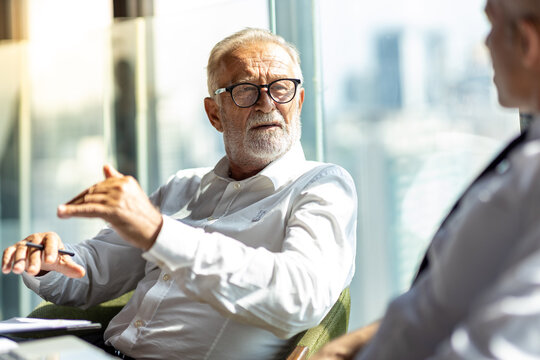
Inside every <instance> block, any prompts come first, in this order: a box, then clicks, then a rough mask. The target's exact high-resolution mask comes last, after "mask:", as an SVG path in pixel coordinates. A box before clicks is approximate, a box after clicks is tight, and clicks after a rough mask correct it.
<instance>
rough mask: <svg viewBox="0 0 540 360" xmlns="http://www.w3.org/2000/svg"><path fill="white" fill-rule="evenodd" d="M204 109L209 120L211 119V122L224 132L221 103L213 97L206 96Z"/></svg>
mask: <svg viewBox="0 0 540 360" xmlns="http://www.w3.org/2000/svg"><path fill="white" fill-rule="evenodd" d="M204 110H205V111H206V115H207V116H208V120H210V124H212V126H213V127H215V128H216V130H217V131H219V132H223V126H222V124H221V116H220V111H219V105H218V104H217V103H216V100H214V99H212V98H211V97H206V98H204Z"/></svg>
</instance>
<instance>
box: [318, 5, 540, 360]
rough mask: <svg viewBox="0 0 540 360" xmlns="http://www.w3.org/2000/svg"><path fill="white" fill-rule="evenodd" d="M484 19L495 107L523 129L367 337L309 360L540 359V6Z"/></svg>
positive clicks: (501, 8)
mask: <svg viewBox="0 0 540 360" xmlns="http://www.w3.org/2000/svg"><path fill="white" fill-rule="evenodd" d="M485 11H486V15H487V17H488V19H489V21H490V22H491V32H490V34H489V35H488V37H487V39H486V44H487V46H488V48H489V50H490V52H491V57H492V60H493V68H494V71H495V77H494V82H495V85H496V87H497V91H498V94H499V102H500V103H501V105H503V106H506V107H517V108H519V109H520V110H521V111H522V112H523V113H527V114H533V115H532V118H533V119H532V123H531V124H530V126H529V128H528V130H527V131H525V132H523V133H522V135H521V136H520V137H518V138H517V139H515V140H514V141H512V142H511V143H510V144H509V145H508V146H507V147H506V149H504V150H503V151H502V152H501V154H499V156H497V157H496V158H495V159H494V160H493V162H492V163H491V164H490V165H489V166H488V167H487V168H486V170H484V171H483V172H482V174H481V175H480V176H479V177H478V178H477V180H476V181H475V182H474V183H473V184H472V185H471V186H470V187H469V189H467V191H466V192H465V194H464V195H463V196H462V197H461V199H460V200H459V201H458V203H457V204H456V206H455V207H454V209H453V210H452V211H451V212H450V214H449V215H448V216H447V218H446V219H445V221H444V222H443V223H442V225H441V227H440V229H439V231H438V232H437V233H436V234H435V237H434V238H433V242H432V244H431V246H430V249H429V251H428V254H427V257H426V258H425V260H426V261H424V262H423V265H424V266H423V267H422V268H423V270H422V271H421V272H420V274H419V276H418V277H417V280H416V281H415V283H414V284H413V286H412V287H411V289H410V290H409V291H408V292H407V293H405V294H404V295H402V296H400V297H398V298H397V299H396V300H394V301H393V302H392V303H391V304H390V306H389V308H388V310H387V312H386V314H385V316H384V318H383V320H382V322H381V324H380V327H379V329H378V331H377V332H376V335H375V337H374V338H373V339H372V340H371V341H369V339H370V338H371V334H373V333H374V332H375V329H376V328H377V325H373V326H371V327H370V328H368V332H365V331H364V330H359V331H357V332H353V333H351V334H347V335H345V336H343V337H341V338H339V339H337V340H336V341H334V342H332V343H331V344H329V345H327V346H326V347H325V348H323V349H322V350H321V351H320V352H319V354H317V355H316V356H315V357H314V359H317V360H321V359H333V360H336V359H342V360H343V359H352V358H354V359H356V360H368V359H379V360H384V359H410V360H412V359H431V360H442V359H506V360H509V359H512V360H514V359H538V358H540V342H539V341H538V339H539V338H540V306H538V305H539V304H540V281H539V279H540V278H539V277H538V274H539V273H540V217H539V214H540V120H538V119H537V117H538V114H540V1H538V0H487V5H486V8H485ZM365 342H368V344H367V346H366V347H365V349H364V350H361V348H362V347H363V345H364V343H365ZM355 353H356V355H355Z"/></svg>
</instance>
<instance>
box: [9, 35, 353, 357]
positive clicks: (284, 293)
mask: <svg viewBox="0 0 540 360" xmlns="http://www.w3.org/2000/svg"><path fill="white" fill-rule="evenodd" d="M301 83H302V74H301V71H300V66H299V56H298V53H297V52H296V50H295V49H294V48H293V47H292V46H291V45H289V44H287V43H286V42H285V41H284V40H283V39H282V38H281V37H278V36H275V35H273V34H271V33H270V32H268V31H266V30H258V29H247V30H244V31H240V32H238V33H236V34H234V35H232V36H230V37H228V38H226V39H224V40H222V41H221V42H220V43H218V44H217V45H216V46H215V47H214V49H213V50H212V52H211V55H210V59H209V62H208V87H209V92H210V97H208V98H206V99H205V100H204V106H205V109H206V113H207V114H208V118H209V120H210V122H211V124H212V126H214V127H215V128H216V129H217V130H218V131H219V132H222V133H223V140H224V143H225V149H226V156H225V157H224V158H223V159H221V160H220V161H219V162H218V163H217V165H216V166H215V167H214V168H213V169H211V168H201V169H191V170H182V171H179V172H178V173H176V175H175V176H173V177H172V178H171V179H170V180H169V181H168V182H167V183H166V184H165V185H163V186H162V187H161V188H160V189H159V190H158V191H157V192H156V193H154V194H153V195H152V196H151V197H150V199H148V198H147V197H146V196H145V195H144V193H143V192H142V190H141V189H140V187H139V186H138V184H137V182H136V181H135V180H134V179H133V178H131V177H128V176H123V175H122V174H119V173H118V172H117V171H116V170H114V169H113V168H111V167H110V166H105V168H104V173H105V180H104V181H103V182H100V183H98V184H96V185H94V186H92V187H90V188H89V189H87V190H85V191H84V192H82V193H81V194H80V195H79V196H77V197H76V198H74V199H73V200H72V201H70V202H69V203H67V204H65V205H61V206H59V208H58V215H59V216H60V217H62V218H69V217H99V218H102V219H104V220H106V221H107V222H109V223H110V225H111V228H109V229H105V230H103V231H102V232H100V233H99V234H98V235H97V236H96V237H95V238H93V239H90V240H87V241H84V242H82V243H80V244H77V245H74V246H68V245H66V246H65V247H66V248H68V249H70V250H72V251H74V252H75V253H76V256H75V257H74V260H75V261H76V262H77V263H75V262H74V261H73V260H72V259H70V258H69V257H68V256H66V255H60V256H59V255H57V250H58V249H63V248H64V244H63V243H62V241H61V240H60V238H59V237H58V235H56V234H54V233H39V234H33V235H31V236H29V237H27V238H26V239H24V240H23V241H20V242H19V243H17V244H15V245H13V246H11V247H9V248H7V249H6V250H5V251H4V256H3V260H2V270H3V272H4V273H8V272H10V271H13V272H14V273H23V272H25V270H26V273H25V274H24V280H25V282H26V284H27V285H28V286H29V287H30V288H31V289H32V290H34V291H35V292H37V293H38V294H39V295H41V296H42V297H44V298H45V299H47V300H51V301H53V302H55V303H59V304H69V305H76V306H85V307H86V306H91V305H94V304H98V303H100V302H102V301H104V300H108V299H112V298H114V297H116V296H119V295H121V294H123V293H125V292H127V291H129V290H132V289H135V292H134V294H133V297H132V298H131V300H130V302H129V303H128V304H127V305H126V306H125V308H124V309H123V310H122V311H121V312H120V313H119V314H118V315H117V316H116V317H115V318H114V319H113V320H112V321H111V323H110V324H109V326H108V327H107V329H106V331H105V340H106V343H107V344H109V345H111V346H113V347H114V348H115V349H117V350H118V351H120V352H122V353H124V354H127V355H128V356H131V357H135V358H144V359H151V358H152V359H234V360H239V359H246V360H253V359H270V358H272V359H273V358H276V357H279V356H282V355H283V353H284V352H285V351H287V350H288V346H289V343H290V339H291V338H292V337H293V336H294V335H295V334H297V333H299V332H301V331H303V330H305V329H307V328H309V327H312V326H314V325H316V324H317V323H318V322H319V321H320V320H321V319H322V318H323V317H324V316H325V314H326V313H327V312H328V310H329V309H330V308H331V307H332V305H333V304H334V302H335V301H336V300H337V298H338V297H339V294H340V292H341V291H342V290H343V289H344V288H345V287H347V286H348V284H349V283H350V280H351V277H352V275H353V272H354V254H355V231H356V195H355V188H354V184H353V181H352V179H351V178H350V176H349V175H348V174H347V172H346V171H345V170H343V169H342V168H340V167H338V166H336V165H331V164H323V163H317V162H311V161H306V160H305V158H304V155H303V152H302V149H301V146H300V142H299V140H300V110H301V108H302V102H303V100H304V89H303V88H302V87H301ZM186 131H189V130H187V129H186ZM26 242H33V243H40V244H44V246H45V249H44V251H43V254H40V252H39V251H35V250H34V249H32V250H31V249H30V248H29V247H27V246H25V244H26ZM40 255H41V256H40ZM85 272H86V276H84V275H85Z"/></svg>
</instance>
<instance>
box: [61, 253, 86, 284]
mask: <svg viewBox="0 0 540 360" xmlns="http://www.w3.org/2000/svg"><path fill="white" fill-rule="evenodd" d="M56 271H58V272H61V273H62V274H64V275H66V276H67V277H70V278H77V279H78V278H82V277H83V276H84V275H86V270H85V269H84V268H83V267H82V266H81V265H79V264H77V263H76V262H75V261H73V260H71V258H70V257H69V255H62V256H61V259H60V263H59V265H58V269H57V270H56Z"/></svg>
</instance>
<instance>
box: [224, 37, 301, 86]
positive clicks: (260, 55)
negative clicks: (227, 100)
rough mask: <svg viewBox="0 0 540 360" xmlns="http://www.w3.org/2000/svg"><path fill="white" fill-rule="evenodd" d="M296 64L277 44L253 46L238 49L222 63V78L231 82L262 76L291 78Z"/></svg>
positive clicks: (226, 56) (225, 57)
mask: <svg viewBox="0 0 540 360" xmlns="http://www.w3.org/2000/svg"><path fill="white" fill-rule="evenodd" d="M294 68H295V63H294V61H293V59H292V58H291V56H290V55H289V53H288V52H287V51H286V50H285V49H283V48H282V47H281V46H279V45H277V44H271V43H269V44H252V45H246V46H244V47H240V48H237V49H235V50H233V51H231V52H230V53H229V54H227V55H225V56H224V57H223V59H222V61H221V66H220V73H221V74H220V75H221V76H220V77H225V78H227V79H229V80H230V81H233V82H234V81H236V80H246V79H250V78H256V77H259V76H260V75H266V76H268V75H269V76H272V77H274V76H275V77H283V76H285V77H290V76H293V75H294Z"/></svg>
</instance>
